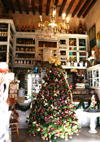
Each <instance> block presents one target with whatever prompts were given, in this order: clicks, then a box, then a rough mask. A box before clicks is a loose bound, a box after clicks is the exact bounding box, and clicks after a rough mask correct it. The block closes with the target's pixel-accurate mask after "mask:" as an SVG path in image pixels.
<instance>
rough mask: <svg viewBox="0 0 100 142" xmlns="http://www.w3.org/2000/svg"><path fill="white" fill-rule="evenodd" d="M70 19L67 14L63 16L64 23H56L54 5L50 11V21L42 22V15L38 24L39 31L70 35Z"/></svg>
mask: <svg viewBox="0 0 100 142" xmlns="http://www.w3.org/2000/svg"><path fill="white" fill-rule="evenodd" d="M69 19H70V18H69V17H66V14H65V13H63V14H62V21H61V22H56V5H54V2H53V5H52V7H51V11H50V21H45V22H43V21H42V15H40V22H39V23H38V30H39V31H45V32H54V34H56V33H57V32H60V33H68V31H69Z"/></svg>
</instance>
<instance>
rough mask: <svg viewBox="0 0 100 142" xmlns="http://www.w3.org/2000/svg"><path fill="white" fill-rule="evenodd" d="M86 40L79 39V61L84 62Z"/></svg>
mask: <svg viewBox="0 0 100 142" xmlns="http://www.w3.org/2000/svg"><path fill="white" fill-rule="evenodd" d="M86 57H87V56H86V39H79V61H80V62H81V61H82V62H83V64H84V63H85V62H86Z"/></svg>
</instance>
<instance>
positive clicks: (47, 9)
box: [46, 0, 51, 15]
mask: <svg viewBox="0 0 100 142" xmlns="http://www.w3.org/2000/svg"><path fill="white" fill-rule="evenodd" d="M50 2H51V0H47V6H46V15H48V14H49V10H50Z"/></svg>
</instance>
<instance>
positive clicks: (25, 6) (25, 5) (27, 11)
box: [23, 0, 29, 14]
mask: <svg viewBox="0 0 100 142" xmlns="http://www.w3.org/2000/svg"><path fill="white" fill-rule="evenodd" d="M23 2H24V8H25V11H26V13H27V14H29V9H28V7H27V5H28V3H27V1H26V0H23Z"/></svg>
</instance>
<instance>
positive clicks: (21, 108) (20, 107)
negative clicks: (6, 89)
mask: <svg viewBox="0 0 100 142" xmlns="http://www.w3.org/2000/svg"><path fill="white" fill-rule="evenodd" d="M30 104H31V103H30ZM30 104H29V105H28V106H21V105H20V104H19V103H16V104H15V108H16V109H18V110H21V111H27V110H29V109H30Z"/></svg>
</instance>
